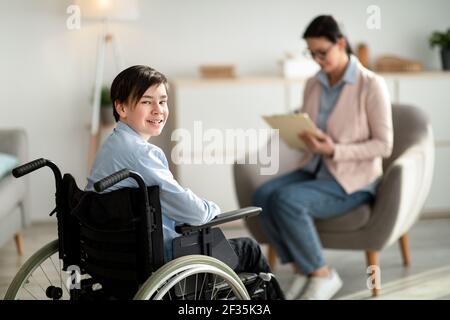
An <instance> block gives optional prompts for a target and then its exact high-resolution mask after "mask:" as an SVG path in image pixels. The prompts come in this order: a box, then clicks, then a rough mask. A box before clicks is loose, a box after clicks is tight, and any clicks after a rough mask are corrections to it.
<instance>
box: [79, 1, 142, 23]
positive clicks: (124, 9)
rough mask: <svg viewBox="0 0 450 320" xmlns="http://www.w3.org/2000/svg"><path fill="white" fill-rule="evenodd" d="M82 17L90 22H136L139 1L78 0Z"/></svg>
mask: <svg viewBox="0 0 450 320" xmlns="http://www.w3.org/2000/svg"><path fill="white" fill-rule="evenodd" d="M75 4H76V5H78V6H79V7H80V10H81V17H82V18H83V19H90V20H136V19H138V17H139V10H138V0H76V1H75Z"/></svg>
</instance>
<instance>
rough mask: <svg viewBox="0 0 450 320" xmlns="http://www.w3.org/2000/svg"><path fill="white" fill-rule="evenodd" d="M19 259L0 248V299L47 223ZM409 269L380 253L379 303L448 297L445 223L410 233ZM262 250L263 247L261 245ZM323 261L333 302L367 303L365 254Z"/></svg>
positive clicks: (283, 274)
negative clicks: (332, 283)
mask: <svg viewBox="0 0 450 320" xmlns="http://www.w3.org/2000/svg"><path fill="white" fill-rule="evenodd" d="M224 232H225V234H226V236H227V237H238V236H248V232H247V231H246V229H245V228H243V227H242V226H241V225H237V224H231V225H227V226H226V227H225V228H224ZM23 237H24V247H25V255H24V256H23V257H19V256H18V255H17V252H16V249H15V246H14V241H13V239H11V241H10V242H9V243H7V244H5V246H3V247H2V248H0V297H3V296H4V294H5V292H6V290H7V288H8V285H9V283H10V282H11V280H12V278H13V277H14V275H15V274H16V273H17V271H18V269H19V268H20V266H21V265H22V264H23V263H24V261H25V260H26V259H27V258H28V257H29V256H30V255H31V254H33V253H34V252H35V251H37V250H38V249H39V248H40V247H42V246H43V245H44V244H46V243H48V242H49V241H51V240H53V239H55V238H56V225H55V224H54V223H52V222H40V223H35V224H33V226H32V227H31V228H29V229H27V230H25V231H24V232H23ZM410 246H411V266H410V267H409V268H404V267H403V266H402V260H401V255H400V250H399V248H398V246H397V245H393V246H391V247H389V248H387V249H385V250H384V251H383V252H382V254H381V282H382V290H381V295H380V297H379V299H450V219H426V220H420V221H419V222H418V223H417V224H416V225H415V226H414V227H413V229H412V230H411V232H410ZM263 249H266V248H265V247H264V246H263ZM325 257H326V259H327V261H328V263H329V264H330V265H332V266H333V267H334V268H336V270H337V271H338V273H339V274H340V276H341V277H342V279H343V281H344V286H343V288H342V289H341V291H340V292H339V293H338V295H337V296H336V297H335V298H336V299H369V298H371V296H370V292H369V290H368V289H366V279H367V275H366V273H365V256H364V254H363V252H360V251H336V250H325ZM275 274H276V275H277V277H278V279H279V280H280V283H281V286H282V287H283V289H287V288H288V286H289V284H290V282H291V279H292V277H293V273H292V268H291V266H289V265H284V266H282V265H278V266H277V270H276V272H275Z"/></svg>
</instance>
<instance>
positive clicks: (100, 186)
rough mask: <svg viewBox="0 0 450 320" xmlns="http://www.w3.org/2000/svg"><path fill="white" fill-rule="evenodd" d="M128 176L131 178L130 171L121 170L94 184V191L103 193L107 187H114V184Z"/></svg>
mask: <svg viewBox="0 0 450 320" xmlns="http://www.w3.org/2000/svg"><path fill="white" fill-rule="evenodd" d="M130 176H131V172H130V170H128V169H122V170H120V171H117V172H115V173H113V174H112V175H110V176H107V177H105V178H103V179H101V180H99V181H97V182H96V183H94V189H95V191H97V192H102V191H105V190H106V189H108V188H109V187H111V186H113V185H115V184H116V183H119V182H120V181H122V180H125V179H127V178H129V177H130Z"/></svg>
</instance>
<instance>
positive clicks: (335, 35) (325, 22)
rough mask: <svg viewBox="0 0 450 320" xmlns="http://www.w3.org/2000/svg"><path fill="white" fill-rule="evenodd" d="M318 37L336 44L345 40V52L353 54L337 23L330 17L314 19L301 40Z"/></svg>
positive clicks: (323, 16) (324, 16)
mask: <svg viewBox="0 0 450 320" xmlns="http://www.w3.org/2000/svg"><path fill="white" fill-rule="evenodd" d="M320 37H324V38H327V39H328V40H330V41H331V42H333V43H337V42H338V40H339V39H341V38H345V40H346V43H347V44H346V47H345V51H346V52H347V54H348V55H350V54H352V53H353V50H352V48H351V47H350V44H349V43H348V39H347V38H346V37H345V36H344V35H343V34H342V32H341V29H340V28H339V25H338V23H337V22H336V20H335V19H334V18H333V17H332V16H329V15H322V16H318V17H316V18H314V20H313V21H311V23H310V24H309V26H308V27H307V28H306V30H305V33H303V39H306V38H320Z"/></svg>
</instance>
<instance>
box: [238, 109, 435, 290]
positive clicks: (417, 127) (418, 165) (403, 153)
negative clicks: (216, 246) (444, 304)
mask: <svg viewBox="0 0 450 320" xmlns="http://www.w3.org/2000/svg"><path fill="white" fill-rule="evenodd" d="M392 118H393V126H394V148H393V152H392V155H391V156H390V157H389V158H388V159H384V161H383V169H384V175H383V179H382V181H381V183H380V186H379V188H378V192H377V196H376V199H375V203H374V204H373V205H372V206H369V205H363V206H361V207H358V208H356V209H354V210H352V211H350V212H348V213H347V214H345V215H343V216H340V217H337V218H332V219H327V220H321V221H319V220H318V221H316V227H317V230H318V233H319V236H320V239H321V242H322V245H323V247H325V248H332V249H346V250H363V251H365V252H366V258H367V264H368V265H369V266H373V265H376V266H379V252H380V251H381V250H382V249H383V248H385V247H386V246H389V245H390V244H392V243H394V242H395V241H397V240H400V245H401V249H402V254H403V261H404V264H405V265H408V264H409V250H408V237H407V232H408V230H409V229H410V228H411V226H412V225H413V224H414V222H415V221H416V220H417V219H418V217H419V214H420V212H421V209H422V207H423V204H424V202H425V200H426V198H427V195H428V192H429V189H430V186H431V180H432V175H433V167H434V139H433V132H432V128H431V125H430V123H429V120H428V117H427V116H426V114H425V113H424V112H423V111H422V110H420V109H418V108H416V107H413V106H401V105H393V106H392ZM300 157H301V154H300V153H299V152H297V151H293V150H291V149H289V148H288V147H287V146H286V145H284V144H280V165H279V169H280V170H279V172H278V174H277V175H282V174H284V173H287V172H289V171H291V170H294V169H295V167H296V164H297V163H298V162H299V160H300ZM260 167H261V166H260V165H259V164H256V165H254V164H253V165H248V164H247V165H245V164H235V165H234V179H235V185H236V192H237V197H238V200H239V205H240V206H241V207H245V206H249V205H251V204H252V203H251V202H252V200H251V199H252V195H253V193H254V191H255V189H256V188H257V187H258V186H260V185H261V184H262V183H264V182H265V181H267V180H269V179H273V178H274V177H275V176H261V175H260V174H259V172H260V170H259V168H260ZM246 224H247V227H248V228H249V230H250V232H251V234H252V235H253V236H254V237H255V239H256V240H257V241H258V242H260V243H267V242H268V241H267V238H266V236H265V235H264V233H263V232H262V229H261V226H260V225H259V221H258V219H257V218H249V219H248V220H247V221H246ZM274 257H276V256H275V252H274V250H273V248H271V247H269V262H272V264H274ZM378 293H379V288H378V287H377V286H375V287H374V288H373V294H374V295H377V294H378Z"/></svg>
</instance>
